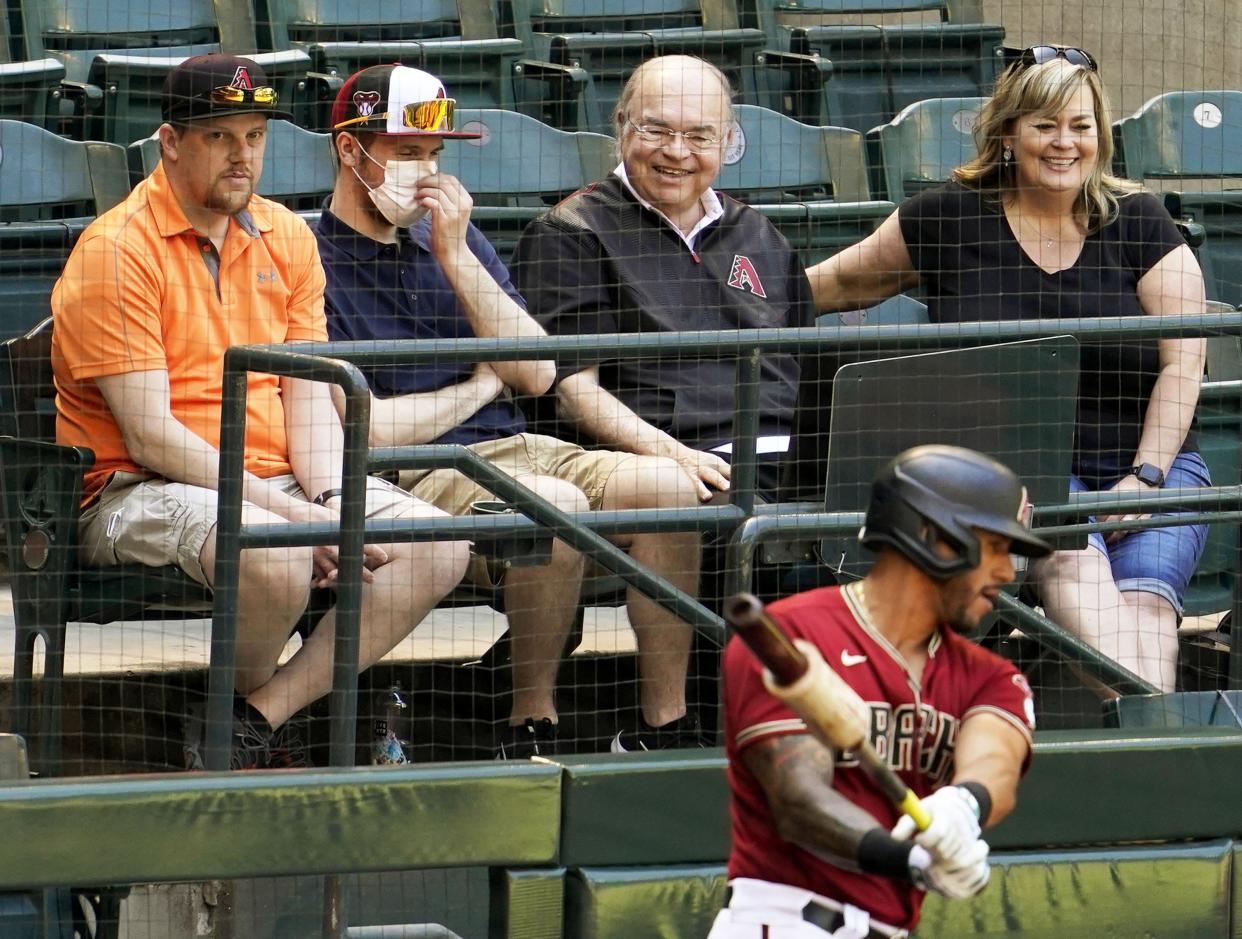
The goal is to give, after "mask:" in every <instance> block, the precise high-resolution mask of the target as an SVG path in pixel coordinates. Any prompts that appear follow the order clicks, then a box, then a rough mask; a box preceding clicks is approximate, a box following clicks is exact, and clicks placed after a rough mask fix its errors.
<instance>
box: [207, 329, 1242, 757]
mask: <svg viewBox="0 0 1242 939" xmlns="http://www.w3.org/2000/svg"><path fill="white" fill-rule="evenodd" d="M1239 332H1242V313H1239V312H1230V313H1212V314H1187V315H1184V316H1160V317H1153V316H1128V317H1095V318H1080V319H1066V320H1028V321H1020V320H1015V321H1001V322H988V323H961V324H950V325H943V324H927V325H898V326H857V327H855V326H823V327H807V328H771V329H748V330H735V331H727V332H720V331H699V332H685V333H656V334H650V333H639V334H598V335H596V334H592V335H580V336H540V337H526V338H520V339H495V338H477V337H472V338H464V339H432V340H401V341H393V342H385V343H383V344H379V343H374V342H328V343H293V344H287V345H266V346H242V347H234V348H232V349H229V350H228V352H227V353H226V355H225V362H224V401H223V406H222V416H221V420H222V430H221V445H220V454H221V461H220V511H219V518H218V535H217V539H218V540H217V562H216V563H217V577H216V585H215V609H214V611H213V626H212V643H211V671H210V677H209V699H208V709H207V740H206V748H205V764H206V766H207V768H209V769H224V768H227V765H228V732H229V723H230V714H229V709H228V708H229V702H230V700H231V694H232V691H231V683H232V673H233V664H234V661H235V657H234V653H233V648H232V647H233V644H234V641H235V638H236V615H237V588H238V584H237V578H238V573H239V569H240V568H239V564H240V552H241V550H242V548H243V547H259V546H262V545H271V544H277V543H279V544H285V545H294V544H298V545H315V544H322V543H337V544H338V545H339V557H340V567H341V572H342V573H341V577H340V580H339V582H338V586H337V603H336V644H335V658H334V667H333V691H332V695H331V705H330V713H331V721H332V744H331V751H330V752H331V762H332V764H333V765H349V764H350V763H352V761H353V748H354V722H355V718H356V711H357V700H356V699H357V680H358V676H357V664H358V634H359V619H360V612H361V608H360V603H361V570H362V550H363V545H364V543H365V540H366V539H367V538H372V539H376V540H392V541H398V540H407V539H408V540H425V539H436V538H440V539H441V540H443V539H446V538H451V537H458V538H460V537H463V534H462V533H463V532H464V531H484V530H486V531H499V530H501V529H502V528H504V527H505V524H506V523H501V522H498V521H495V520H487V521H486V522H485V521H484V520H482V519H424V520H392V521H390V522H385V523H382V524H380V523H368V522H366V520H365V514H366V513H365V475H366V472H367V470H368V468H369V467H370V468H375V467H380V466H383V467H391V466H399V465H400V466H411V465H415V464H419V465H431V464H435V463H436V461H442V462H441V463H438V464H436V465H451V466H453V467H455V468H457V469H458V470H460V471H461V472H463V473H464V474H465V475H467V476H468V477H470V478H471V479H473V480H475V481H478V482H480V483H482V484H484V485H485V487H487V488H491V489H492V491H494V492H497V494H498V495H500V494H501V490H504V492H507V493H508V497H511V498H512V499H514V500H515V501H517V502H518V503H520V504H519V505H518V508H519V511H523V512H524V514H527V515H529V516H530V517H531V518H532V519H534V523H535V526H537V527H548V526H555V527H556V528H557V530H558V533H559V536H560V537H562V538H564V537H565V533H566V532H572V534H571V536H570V537H571V538H572V539H573V542H571V543H574V546H575V547H578V548H579V550H581V551H583V553H585V554H587V555H588V556H589V557H591V558H592V559H593V560H596V561H598V562H600V563H601V564H603V566H605V567H606V568H608V569H610V570H613V571H615V572H617V573H619V574H621V575H622V576H623V577H624V578H625V579H626V580H627V581H628V582H629V583H631V584H633V585H635V586H636V587H638V588H639V589H640V590H642V592H644V593H646V594H647V595H648V596H651V597H652V598H653V599H655V600H656V601H657V602H659V603H661V605H664V606H665V607H666V608H668V609H670V610H673V611H674V612H675V613H677V614H678V615H679V616H683V617H684V618H686V619H688V620H689V621H691V622H692V623H693V624H694V625H695V626H696V627H697V628H699V629H700V630H701V631H703V632H704V633H705V634H707V635H708V636H709V637H710V638H712V639H713V640H714V641H716V642H717V643H719V642H720V641H721V640H722V638H723V625H722V624H721V622H720V620H719V618H718V617H716V616H715V614H713V613H711V612H710V611H708V610H707V609H706V608H705V607H703V606H702V605H701V604H700V603H698V602H697V600H695V599H694V598H692V597H689V596H688V595H686V594H684V593H682V592H681V591H678V590H677V589H676V588H674V587H673V586H672V585H670V584H668V583H667V582H666V581H663V580H662V579H661V578H658V577H655V576H654V575H652V574H650V572H648V571H644V570H641V569H639V568H637V565H634V564H633V562H632V561H629V559H628V556H626V555H624V552H620V551H619V550H618V549H616V548H615V547H614V546H612V545H611V544H609V543H608V542H606V541H604V540H603V539H602V538H601V537H600V534H599V533H600V531H601V525H602V524H603V522H604V519H603V518H602V517H601V516H600V515H599V514H598V513H578V514H575V515H570V514H566V513H564V512H560V510H558V509H557V508H556V507H555V506H553V505H552V504H551V503H548V502H546V501H545V500H542V499H540V498H539V497H538V496H536V495H535V494H534V493H533V492H531V491H530V490H528V489H525V487H522V486H520V485H519V484H516V483H514V482H513V481H512V480H511V479H510V478H509V477H506V476H504V474H501V473H498V472H497V471H495V470H494V469H491V468H490V467H489V466H488V465H487V464H486V462H485V461H481V460H478V458H477V457H474V455H473V454H471V453H469V452H468V451H465V450H464V448H451V447H450V448H442V449H440V450H437V451H436V452H434V453H433V452H431V451H429V450H428V448H426V447H412V448H398V449H397V450H393V451H391V452H388V453H380V452H376V453H369V452H368V433H367V428H368V425H369V421H370V391H369V389H368V388H367V385H366V382H365V380H364V379H363V377H362V375H361V373H360V372H359V371H358V368H357V365H359V364H365V365H367V366H395V365H403V364H417V363H425V362H440V363H447V362H471V363H473V362H485V361H505V360H509V361H512V360H518V359H532V358H536V359H553V360H555V361H556V362H557V363H558V365H566V364H594V363H598V362H602V361H610V360H616V359H634V358H651V357H668V356H677V357H681V358H706V357H712V358H721V357H729V358H735V359H736V361H737V369H738V372H737V387H738V395H737V401H736V410H735V423H734V427H735V434H736V436H735V441H734V453H733V473H732V492H731V501H732V505H731V506H729V507H727V508H726V510H725V511H721V510H720V509H721V507H715V509H713V508H709V507H702V508H698V509H689V510H685V511H684V512H681V513H679V514H678V516H677V523H678V524H679V525H681V524H684V525H686V526H687V527H691V528H700V529H701V530H706V529H711V528H720V527H728V526H729V525H737V526H739V527H738V528H737V529H735V537H736V536H737V535H738V534H739V533H741V532H744V531H749V530H751V529H750V528H748V527H747V526H751V524H752V523H756V524H759V525H760V527H761V529H763V530H768V529H767V528H766V527H765V526H769V527H770V528H771V530H773V531H778V532H786V531H788V527H787V526H783V525H781V524H780V523H778V522H777V521H775V520H774V519H775V518H776V517H775V516H772V515H760V516H759V518H758V519H756V518H752V517H751V516H752V513H753V512H754V511H755V493H754V485H755V475H754V471H755V436H756V432H757V425H758V380H757V379H758V369H759V362H760V360H761V358H762V356H763V355H764V354H773V353H795V352H805V351H807V350H808V349H831V348H847V349H851V350H855V351H857V350H859V349H864V350H866V352H867V353H869V354H873V353H878V352H881V351H893V352H899V351H903V350H909V349H911V348H914V349H923V348H933V347H934V348H938V347H943V346H951V347H960V346H962V345H971V344H979V343H987V342H999V341H1013V340H1021V339H1037V338H1047V337H1052V336H1061V335H1066V334H1070V335H1074V336H1075V337H1076V338H1078V339H1079V340H1080V341H1084V342H1091V341H1107V340H1109V339H1112V340H1118V339H1122V338H1124V339H1125V340H1126V341H1135V340H1138V339H1158V338H1173V337H1183V336H1216V335H1236V334H1237V333H1239ZM248 371H260V372H268V373H271V374H276V375H281V376H287V377H295V378H303V379H307V380H311V381H324V382H330V383H333V384H337V385H339V386H341V387H342V388H343V389H344V391H345V398H346V412H345V419H344V425H345V438H346V440H345V444H346V445H345V470H344V476H345V478H344V479H343V480H342V489H343V490H344V494H343V502H342V509H341V516H340V524H339V527H330V526H326V525H325V526H318V525H307V526H293V525H280V526H272V525H267V526H258V525H252V526H245V527H244V528H243V526H242V525H241V475H242V465H243V461H242V456H243V441H244V434H245V423H244V422H245V391H246V374H247V372H248ZM1220 384H1221V385H1222V386H1223V385H1226V384H1230V383H1220ZM1216 393H1219V395H1220V398H1225V397H1231V396H1232V395H1233V394H1234V393H1235V391H1234V389H1233V388H1232V387H1230V388H1225V387H1220V388H1217V389H1214V394H1216ZM1217 399H1218V398H1215V397H1214V398H1213V400H1217ZM419 451H422V452H421V453H420V452H419ZM463 454H465V455H464V456H463ZM472 458H473V459H472ZM423 461H426V463H424V462H423ZM1084 495H1095V496H1099V495H1108V494H1084ZM1195 495H1196V497H1201V498H1200V499H1199V501H1197V502H1196V505H1195V506H1194V507H1195V508H1201V507H1202V501H1203V500H1207V499H1215V500H1216V501H1215V503H1214V504H1215V505H1216V507H1217V508H1218V509H1224V506H1223V505H1222V504H1221V503H1220V501H1219V500H1220V498H1221V491H1219V490H1214V489H1213V490H1207V491H1206V492H1202V491H1201V492H1199V493H1196V494H1195ZM1114 498H1115V497H1114ZM1161 499H1163V500H1164V501H1163V502H1161V501H1160V500H1161ZM1172 501H1174V500H1172V499H1170V498H1169V497H1168V495H1167V494H1166V493H1163V492H1161V493H1150V494H1147V493H1143V494H1139V497H1138V498H1136V499H1134V500H1131V503H1130V504H1132V505H1133V507H1135V508H1141V507H1148V506H1151V505H1153V504H1158V505H1161V506H1162V507H1163V506H1164V504H1165V503H1170V502H1172ZM1192 501H1195V500H1192ZM1083 502H1084V504H1088V503H1089V504H1091V505H1096V503H1094V502H1091V501H1090V500H1083ZM1103 502H1104V503H1107V499H1105V500H1103ZM1124 505H1126V503H1125V502H1124V500H1118V506H1117V507H1118V508H1121V507H1123V506H1124ZM1231 505H1232V503H1231ZM765 508H771V507H765ZM1058 508H1066V511H1067V514H1075V512H1077V509H1078V506H1075V507H1074V510H1073V511H1070V510H1069V509H1068V507H1058ZM1235 508H1236V506H1235ZM1045 511H1046V510H1045ZM837 514H845V513H837ZM582 515H589V516H592V518H591V519H582V518H580V517H579V516H582ZM695 517H699V518H701V521H699V522H698V524H693V525H692V524H691V521H692V520H695ZM1213 517H1215V516H1213ZM647 518H649V516H648V517H644V518H643V521H646V520H647ZM638 519H639V516H638V514H637V513H626V512H615V513H612V514H611V516H610V518H609V519H608V523H609V524H618V525H625V524H630V525H635V524H638V523H639V522H638ZM765 520H766V521H765ZM507 524H508V526H509V527H508V528H507V529H506V530H511V531H514V532H518V531H521V530H523V529H522V526H521V525H520V524H518V523H516V522H515V523H507ZM836 524H843V521H842V520H838V521H837V522H836ZM855 524H856V523H855ZM565 525H569V526H571V527H570V528H564V527H563V526H565ZM1082 527H1083V526H1077V527H1075V528H1074V530H1075V531H1077V530H1080V529H1082ZM1087 527H1090V526H1087ZM1135 527H1137V526H1135ZM277 529H279V531H277ZM604 530H607V526H606V525H604ZM683 530H684V529H683ZM833 530H842V529H841V528H835V529H833ZM566 540H569V539H566ZM751 550H752V551H753V547H752V549H751ZM741 551H742V548H740V547H739V548H736V549H735V550H734V551H733V552H732V553H731V557H732V558H733V560H734V561H736V562H737V567H736V568H735V569H736V570H739V571H741V570H749V565H750V561H749V558H747V559H741V558H740V557H738V556H737V555H738V553H739V552H741ZM622 558H624V560H622ZM732 566H733V565H731V567H732ZM1053 628H1054V629H1055V628H1056V627H1055V626H1053ZM1067 635H1068V634H1067ZM1071 638H1072V637H1071ZM1097 655H1098V654H1097ZM1131 677H1133V676H1131Z"/></svg>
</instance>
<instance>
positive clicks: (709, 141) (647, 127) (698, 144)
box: [625, 117, 720, 153]
mask: <svg viewBox="0 0 1242 939" xmlns="http://www.w3.org/2000/svg"><path fill="white" fill-rule="evenodd" d="M625 122H626V123H627V124H629V125H630V126H631V127H633V128H634V133H636V134H638V139H639V140H641V141H642V142H643V143H649V144H651V145H652V146H655V147H671V146H672V145H673V141H674V140H676V139H677V138H678V137H680V138H681V139H682V140H684V141H685V142H686V149H688V150H690V151H691V152H693V153H706V152H707V151H708V150H711V149H712V148H714V147H717V146H719V145H720V138H719V137H717V136H715V135H713V134H704V133H702V132H701V131H696V130H690V131H680V130H673V129H672V128H671V127H660V126H659V125H658V124H635V123H634V122H633V121H631V120H630V119H629V118H628V117H627V118H626V119H625Z"/></svg>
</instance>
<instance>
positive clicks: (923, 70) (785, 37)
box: [741, 0, 1005, 132]
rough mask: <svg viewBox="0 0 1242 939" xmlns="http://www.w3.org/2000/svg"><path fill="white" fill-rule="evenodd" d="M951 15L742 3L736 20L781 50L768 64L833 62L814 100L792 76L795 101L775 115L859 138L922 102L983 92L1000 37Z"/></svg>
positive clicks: (821, 3)
mask: <svg viewBox="0 0 1242 939" xmlns="http://www.w3.org/2000/svg"><path fill="white" fill-rule="evenodd" d="M955 13H956V5H955V4H953V3H952V2H951V0H743V2H742V13H741V22H742V23H743V25H747V26H750V25H757V26H758V27H759V28H760V29H762V30H763V31H764V32H765V33H766V35H767V36H768V38H769V41H770V42H771V43H772V45H773V46H774V47H775V49H777V50H780V52H777V53H773V55H772V56H770V58H777V59H779V58H780V56H781V54H782V53H792V54H794V55H797V56H802V57H804V59H821V60H827V61H829V62H831V63H832V69H831V80H830V81H828V83H827V84H826V85H824V86H823V89H822V95H819V96H816V95H811V94H806V93H805V92H807V91H808V89H807V88H806V87H805V81H806V79H805V78H801V79H800V85H799V87H798V89H797V90H798V91H801V92H803V94H800V95H799V94H794V95H792V96H791V100H790V104H789V107H782V109H781V110H783V111H785V113H788V114H790V115H791V116H793V117H796V118H797V119H798V120H802V121H807V122H810V123H824V124H837V125H841V126H843V127H852V128H854V129H855V130H858V131H860V132H865V131H867V130H868V129H870V128H872V127H875V126H876V125H879V124H883V123H885V122H887V121H889V120H890V119H891V118H892V117H893V116H894V115H895V114H897V113H898V112H899V111H901V110H902V108H904V107H906V106H907V105H910V104H913V103H914V102H916V101H920V100H922V99H924V98H940V97H968V96H974V95H983V94H988V93H990V92H991V90H992V85H993V83H994V82H995V80H996V76H997V75H998V74H999V72H1000V69H1001V67H1002V65H1003V56H1002V49H1003V43H1004V38H1005V30H1004V28H1003V27H1001V26H999V25H995V24H989V23H981V22H955V21H953V15H954V14H955ZM929 16H933V17H936V19H937V20H938V21H930V22H929V21H926V18H927V17H929ZM911 19H913V20H914V21H911ZM894 20H896V22H894ZM769 64H774V63H769Z"/></svg>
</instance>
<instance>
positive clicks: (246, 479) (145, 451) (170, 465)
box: [95, 369, 295, 518]
mask: <svg viewBox="0 0 1242 939" xmlns="http://www.w3.org/2000/svg"><path fill="white" fill-rule="evenodd" d="M95 384H96V385H97V386H98V387H99V391H100V393H101V394H102V395H103V397H104V400H105V401H106V402H107V404H108V408H109V410H111V411H112V414H113V416H114V417H115V419H116V422H117V425H118V426H119V427H120V429H121V435H122V437H123V438H124V440H125V448H126V449H127V450H128V451H129V455H130V457H132V458H133V460H134V462H135V463H137V464H138V465H139V466H141V467H143V468H145V469H147V470H149V471H150V472H152V473H156V474H158V475H160V476H163V477H165V478H167V479H174V480H177V481H178V482H183V483H188V484H190V485H192V486H201V487H202V488H204V489H217V488H219V480H220V453H219V451H218V450H217V449H216V448H215V447H213V446H212V445H211V444H209V443H208V442H207V441H205V440H203V438H202V437H199V436H198V435H197V434H195V433H193V432H191V431H190V430H189V428H187V427H186V426H185V425H184V424H182V423H181V422H180V421H179V420H177V418H176V417H175V416H173V413H172V395H171V393H170V391H169V385H168V372H166V371H164V370H162V369H159V370H150V371H142V372H128V373H126V374H123V375H108V376H105V377H102V378H96V379H95ZM242 498H244V499H245V500H246V501H247V502H251V503H253V504H255V505H258V506H261V507H262V508H265V509H268V510H269V511H272V512H275V513H276V514H277V515H280V516H281V517H283V518H289V517H290V512H291V511H292V510H293V509H294V506H293V503H294V501H295V500H294V499H293V498H292V497H291V496H287V495H285V494H284V493H282V492H281V491H280V490H279V489H278V488H276V487H275V486H272V485H271V484H269V483H268V481H267V480H265V479H260V478H259V477H258V476H254V475H253V474H251V473H245V474H243V478H242Z"/></svg>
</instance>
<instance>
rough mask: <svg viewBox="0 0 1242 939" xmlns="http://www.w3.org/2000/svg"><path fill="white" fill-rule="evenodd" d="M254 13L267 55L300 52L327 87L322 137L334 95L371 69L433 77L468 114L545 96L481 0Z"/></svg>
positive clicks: (382, 1)
mask: <svg viewBox="0 0 1242 939" xmlns="http://www.w3.org/2000/svg"><path fill="white" fill-rule="evenodd" d="M256 12H257V14H258V19H259V22H260V23H261V24H264V25H263V28H261V30H260V34H259V39H260V42H261V43H262V45H263V48H268V49H274V50H275V49H288V48H294V49H301V50H303V51H304V52H306V53H307V54H308V55H309V56H310V57H311V61H312V63H313V72H314V73H315V74H316V75H322V76H324V77H325V78H326V79H327V82H326V84H322V85H319V86H318V87H320V88H321V89H323V92H321V96H320V99H319V100H318V101H317V107H316V109H315V117H314V119H313V126H314V127H315V128H316V129H319V130H327V129H328V119H329V113H330V111H331V103H332V98H333V96H334V87H339V83H340V82H343V81H344V80H345V79H346V78H348V77H349V76H350V75H351V74H353V73H354V72H356V71H358V70H359V69H361V68H366V67H367V66H370V65H382V64H386V63H390V62H401V63H403V64H405V65H410V66H414V67H417V68H421V69H424V70H426V71H428V72H431V73H432V74H434V75H436V76H438V77H439V78H440V79H441V80H442V81H443V82H444V84H445V85H446V86H447V88H448V90H449V93H450V94H451V95H452V96H453V97H454V98H455V99H456V100H457V102H458V104H459V105H462V106H466V107H479V108H508V109H513V108H514V107H515V106H516V104H517V102H518V101H519V100H527V99H535V100H538V99H540V98H541V97H542V96H543V93H542V92H541V91H532V90H530V89H529V88H528V86H527V83H526V78H527V76H528V75H532V76H533V75H534V74H536V73H537V72H538V71H539V70H538V69H536V68H534V67H531V68H524V67H523V66H522V60H523V57H524V55H525V52H526V50H525V47H524V46H523V44H522V43H521V42H520V41H519V40H518V39H515V38H512V37H507V38H506V37H502V36H500V35H499V32H498V28H497V24H496V17H495V15H494V13H493V10H492V8H491V6H490V4H488V3H480V2H479V0H358V2H347V3H345V2H339V0H256ZM558 74H559V73H558ZM534 80H535V79H533V78H532V81H534ZM537 84H538V83H537Z"/></svg>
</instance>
